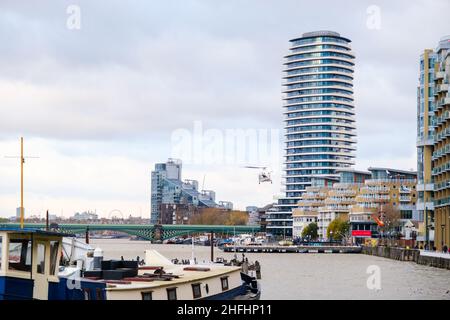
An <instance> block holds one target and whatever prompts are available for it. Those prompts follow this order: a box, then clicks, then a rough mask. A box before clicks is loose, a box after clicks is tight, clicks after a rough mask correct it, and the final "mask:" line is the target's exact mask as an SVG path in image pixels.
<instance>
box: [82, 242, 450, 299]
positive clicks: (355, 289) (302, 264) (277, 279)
mask: <svg viewBox="0 0 450 320" xmlns="http://www.w3.org/2000/svg"><path fill="white" fill-rule="evenodd" d="M91 244H92V245H93V246H99V247H101V248H102V249H103V250H104V255H105V258H120V256H124V258H125V259H130V258H136V256H140V257H141V258H143V257H144V250H146V249H149V248H152V249H156V250H158V251H159V252H160V253H161V254H163V255H165V256H166V257H167V258H171V259H172V258H179V259H181V258H184V259H188V258H190V257H191V246H190V245H156V244H151V243H149V242H144V241H129V240H126V239H113V240H103V239H102V240H94V239H92V240H91ZM194 252H195V256H196V258H197V259H198V260H203V259H204V260H208V259H209V257H210V248H209V247H199V246H196V247H195V250H194ZM214 252H215V256H220V257H224V258H225V259H230V258H232V257H233V255H234V254H233V253H224V252H222V251H221V250H219V249H217V248H215V249H214ZM241 256H242V255H241V254H238V257H239V258H240V257H241ZM246 257H248V259H249V260H250V261H255V260H258V261H259V262H260V263H261V271H262V280H261V286H262V295H261V299H447V300H450V271H449V270H444V269H438V268H432V267H426V266H421V265H417V264H415V263H411V262H401V261H395V260H389V259H384V258H379V257H373V256H367V255H363V254H295V253H292V254H290V253H280V254H276V253H259V254H258V253H248V254H246ZM371 265H376V266H378V267H379V268H380V272H381V289H380V290H370V289H368V288H367V279H368V277H369V276H370V275H369V274H368V273H366V271H367V267H368V266H371Z"/></svg>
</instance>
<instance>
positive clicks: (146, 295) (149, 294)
mask: <svg viewBox="0 0 450 320" xmlns="http://www.w3.org/2000/svg"><path fill="white" fill-rule="evenodd" d="M141 295H142V300H153V298H152V292H151V291H148V292H141Z"/></svg>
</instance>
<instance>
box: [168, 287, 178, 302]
mask: <svg viewBox="0 0 450 320" xmlns="http://www.w3.org/2000/svg"><path fill="white" fill-rule="evenodd" d="M167 300H177V288H170V289H167Z"/></svg>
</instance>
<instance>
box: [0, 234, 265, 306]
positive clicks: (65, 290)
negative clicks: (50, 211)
mask: <svg viewBox="0 0 450 320" xmlns="http://www.w3.org/2000/svg"><path fill="white" fill-rule="evenodd" d="M67 236H68V235H67V234H63V233H58V232H52V231H42V230H39V229H26V228H24V229H18V228H0V299H1V300H3V299H5V300H18V299H21V300H28V299H41V300H47V299H48V300H200V299H205V300H206V299H219V300H227V299H259V296H260V289H259V284H258V283H257V280H256V279H255V278H253V277H250V276H248V275H246V274H244V273H242V272H241V268H240V267H236V266H226V265H224V264H214V263H211V264H175V263H173V262H172V261H170V260H168V259H166V258H165V257H164V256H162V255H161V254H159V253H158V252H157V251H155V250H147V251H146V252H145V261H146V264H145V265H141V263H140V261H132V260H131V261H130V260H123V259H120V260H103V259H102V255H101V254H96V253H98V252H99V250H92V248H90V247H89V246H87V245H80V244H77V243H76V240H72V241H70V240H69V241H68V240H67ZM68 251H70V252H69V253H68Z"/></svg>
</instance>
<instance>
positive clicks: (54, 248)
mask: <svg viewBox="0 0 450 320" xmlns="http://www.w3.org/2000/svg"><path fill="white" fill-rule="evenodd" d="M58 249H59V241H50V274H51V275H55V274H56V265H57V264H58V262H59V261H58Z"/></svg>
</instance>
